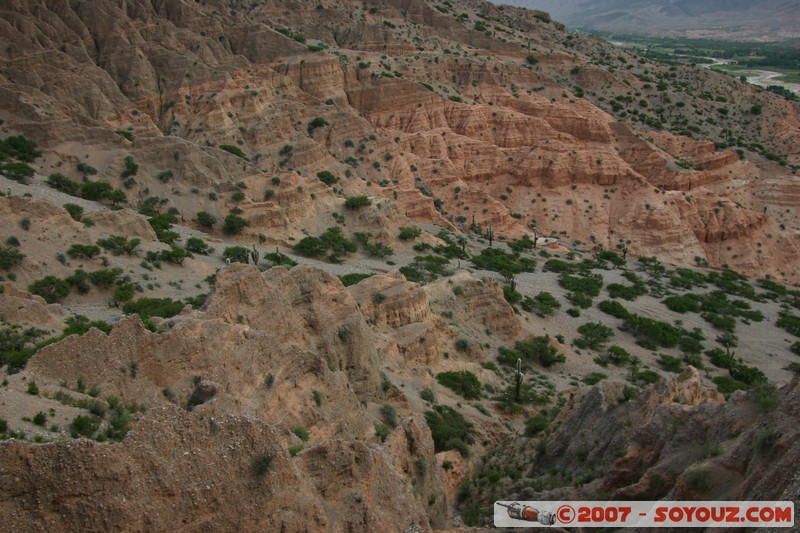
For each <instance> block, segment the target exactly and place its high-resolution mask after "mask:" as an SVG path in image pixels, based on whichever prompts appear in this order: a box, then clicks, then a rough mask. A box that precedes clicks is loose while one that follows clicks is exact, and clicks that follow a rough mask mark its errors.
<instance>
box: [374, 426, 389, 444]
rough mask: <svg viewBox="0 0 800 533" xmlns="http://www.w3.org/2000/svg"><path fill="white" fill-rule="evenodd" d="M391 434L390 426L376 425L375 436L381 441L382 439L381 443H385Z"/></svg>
mask: <svg viewBox="0 0 800 533" xmlns="http://www.w3.org/2000/svg"><path fill="white" fill-rule="evenodd" d="M391 432H392V431H391V429H389V426H387V425H385V424H375V434H376V435H377V436H378V438H379V439H381V442H385V441H386V438H387V437H388V436H389V434H390V433H391Z"/></svg>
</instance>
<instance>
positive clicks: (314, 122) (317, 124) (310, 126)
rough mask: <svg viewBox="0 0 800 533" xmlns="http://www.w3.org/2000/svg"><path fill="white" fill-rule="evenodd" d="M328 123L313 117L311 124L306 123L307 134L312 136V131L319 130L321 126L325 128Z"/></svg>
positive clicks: (320, 118)
mask: <svg viewBox="0 0 800 533" xmlns="http://www.w3.org/2000/svg"><path fill="white" fill-rule="evenodd" d="M327 125H328V121H327V120H325V119H324V118H322V117H314V118H313V119H312V120H311V122H309V123H308V134H309V135H313V134H314V130H315V129H317V128H321V127H323V126H327Z"/></svg>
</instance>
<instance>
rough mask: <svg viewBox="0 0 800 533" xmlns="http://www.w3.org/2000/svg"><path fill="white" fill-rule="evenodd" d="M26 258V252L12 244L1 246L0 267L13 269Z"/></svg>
mask: <svg viewBox="0 0 800 533" xmlns="http://www.w3.org/2000/svg"><path fill="white" fill-rule="evenodd" d="M23 259H25V254H23V253H22V252H20V251H19V250H17V249H16V248H14V247H11V246H0V268H2V269H3V270H11V269H12V268H13V267H15V266H16V265H18V264H19V263H20V262H22V260H23Z"/></svg>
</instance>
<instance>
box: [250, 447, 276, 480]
mask: <svg viewBox="0 0 800 533" xmlns="http://www.w3.org/2000/svg"><path fill="white" fill-rule="evenodd" d="M272 460H273V456H272V454H268V453H265V454H263V455H259V456H258V457H256V459H255V460H254V461H253V475H254V476H255V477H257V478H262V477H264V476H265V475H266V474H267V473H268V472H269V471H270V469H272Z"/></svg>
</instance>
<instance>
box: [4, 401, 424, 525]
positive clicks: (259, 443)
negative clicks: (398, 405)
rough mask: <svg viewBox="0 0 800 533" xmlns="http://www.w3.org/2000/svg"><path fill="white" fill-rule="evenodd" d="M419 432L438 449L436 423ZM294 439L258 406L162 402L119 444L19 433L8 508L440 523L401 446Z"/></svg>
mask: <svg viewBox="0 0 800 533" xmlns="http://www.w3.org/2000/svg"><path fill="white" fill-rule="evenodd" d="M411 434H412V435H415V438H416V439H417V440H416V441H415V442H417V443H418V445H417V446H418V448H417V449H416V450H415V451H414V453H415V456H420V457H422V456H424V455H423V454H427V457H428V458H427V459H426V460H427V461H430V453H429V452H430V450H429V448H431V446H432V444H431V442H430V437H429V434H428V435H427V441H426V440H425V438H426V434H425V433H424V432H423V433H419V432H413V433H411ZM284 439H285V436H284V435H283V432H282V431H281V430H279V429H278V428H276V427H275V426H273V425H271V424H268V423H266V422H263V421H259V420H257V419H254V418H249V417H240V416H239V417H237V416H215V417H208V418H205V419H204V418H201V417H198V416H194V415H192V414H189V413H186V412H185V411H183V410H182V409H178V408H175V407H161V408H155V409H151V410H150V411H148V412H147V413H146V414H145V415H143V416H142V417H141V418H140V419H139V420H138V421H137V422H136V423H135V428H134V431H133V432H132V433H131V435H130V436H129V437H128V438H127V439H125V441H124V442H122V443H120V444H117V445H108V444H99V443H96V442H92V441H88V440H77V441H67V442H61V443H57V444H52V445H49V446H30V445H27V444H24V443H20V442H17V441H11V442H7V443H4V444H3V445H2V446H0V454H2V457H3V461H2V466H0V480H2V484H1V485H0V487H2V488H0V496H1V497H0V501H2V503H0V509H2V511H3V513H4V514H5V515H6V516H7V520H6V527H9V528H11V529H14V530H25V531H51V530H52V529H53V528H56V529H59V530H61V531H86V530H100V529H130V530H139V529H153V530H166V529H172V530H176V531H187V532H188V531H241V530H242V529H252V528H257V529H264V530H269V531H287V532H293V531H294V532H300V531H309V530H312V529H313V530H316V531H348V530H353V531H356V530H358V531H368V530H372V528H380V529H395V528H398V527H399V528H400V530H402V529H405V528H409V527H414V526H417V527H418V528H419V530H420V531H429V530H430V526H429V524H428V520H427V517H426V513H425V509H424V507H423V505H422V504H421V503H420V502H419V500H418V499H417V497H416V496H415V495H414V494H413V493H412V491H411V485H410V484H409V483H407V480H406V478H405V476H406V475H409V474H406V473H404V472H403V471H402V469H400V468H398V465H397V464H396V462H395V460H393V456H394V453H393V452H392V451H391V450H382V449H381V448H380V447H376V446H370V445H368V444H366V443H363V442H358V441H356V440H339V439H337V440H329V441H326V442H324V443H319V444H316V445H314V446H312V447H310V448H309V449H307V450H305V451H303V452H302V453H300V454H299V455H297V456H296V457H294V458H292V457H290V456H289V454H288V453H287V451H286V448H285V446H284V445H283V442H284ZM431 470H433V469H431ZM434 471H435V470H434ZM53 472H61V473H62V474H63V475H64V476H65V477H64V478H63V479H62V478H61V477H54V476H53ZM410 475H411V476H414V477H416V478H417V484H418V485H419V486H420V487H421V490H422V491H424V492H425V493H427V492H428V491H433V490H436V485H435V484H433V483H432V482H429V481H428V480H427V479H426V478H425V477H424V476H422V477H420V476H415V475H414V474H413V473H411V474H410ZM65 479H66V480H67V481H64V480H65ZM89 494H90V495H91V496H88V495H89ZM42 495H47V496H45V497H42ZM388 502H391V504H390V505H389V504H387V503H388Z"/></svg>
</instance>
